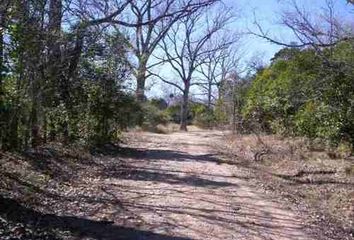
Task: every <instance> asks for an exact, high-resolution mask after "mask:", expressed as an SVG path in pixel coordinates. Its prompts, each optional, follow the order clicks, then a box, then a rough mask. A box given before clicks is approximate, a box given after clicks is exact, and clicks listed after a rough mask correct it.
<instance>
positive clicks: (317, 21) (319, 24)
mask: <svg viewBox="0 0 354 240" xmlns="http://www.w3.org/2000/svg"><path fill="white" fill-rule="evenodd" d="M348 2H351V1H348ZM291 7H292V9H291V10H290V11H285V12H284V13H283V14H282V16H281V20H280V23H281V24H282V25H283V26H285V27H287V28H288V29H289V30H290V31H291V32H292V33H293V34H294V36H295V37H296V39H297V41H298V42H290V43H287V42H284V41H282V40H279V39H278V38H276V37H274V36H271V35H270V34H269V31H267V30H265V29H264V28H263V27H262V26H261V24H260V23H259V22H258V21H257V19H255V21H254V24H255V26H256V29H257V30H256V31H253V30H250V33H251V34H253V35H255V36H258V37H261V38H263V39H265V40H267V41H269V42H271V43H274V44H277V45H281V46H284V47H296V48H303V47H312V48H314V49H315V50H317V51H318V52H319V53H320V52H321V49H323V48H329V47H333V46H335V45H336V44H337V43H339V42H342V41H348V40H353V39H354V36H353V29H352V28H350V27H348V25H345V24H343V22H342V21H341V20H340V19H339V18H338V17H337V16H336V12H335V5H334V2H333V0H326V7H325V8H324V9H323V11H322V12H321V13H320V14H317V15H316V14H314V13H313V12H310V11H308V10H306V9H305V8H304V7H301V6H300V5H299V4H298V3H297V2H296V0H292V1H291Z"/></svg>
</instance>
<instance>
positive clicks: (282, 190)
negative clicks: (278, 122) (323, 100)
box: [222, 135, 354, 234]
mask: <svg viewBox="0 0 354 240" xmlns="http://www.w3.org/2000/svg"><path fill="white" fill-rule="evenodd" d="M225 141H226V144H225V145H224V146H223V147H222V148H223V149H222V151H223V153H227V155H228V157H232V158H233V161H237V162H238V163H240V166H243V167H245V168H248V169H250V171H251V172H253V176H256V178H257V179H256V180H255V181H258V182H260V183H261V185H262V186H264V188H265V189H268V190H269V189H272V190H274V192H275V193H276V194H277V195H279V194H280V195H282V196H284V197H286V198H288V199H291V201H293V202H295V203H296V204H297V205H301V206H302V207H304V206H305V207H306V208H308V209H309V210H310V211H311V212H313V216H314V221H327V222H331V223H334V224H336V225H340V227H341V228H342V229H344V230H345V231H347V232H348V233H349V234H353V233H354V157H353V156H350V151H349V148H347V147H346V146H344V147H343V146H340V147H339V149H336V150H333V149H327V148H326V147H325V146H323V145H321V144H320V143H318V144H310V143H309V141H307V140H306V139H304V138H282V137H277V136H274V135H272V136H267V135H261V136H256V135H237V136H227V137H226V138H225ZM259 153H264V154H259ZM256 156H261V157H260V158H257V157H256Z"/></svg>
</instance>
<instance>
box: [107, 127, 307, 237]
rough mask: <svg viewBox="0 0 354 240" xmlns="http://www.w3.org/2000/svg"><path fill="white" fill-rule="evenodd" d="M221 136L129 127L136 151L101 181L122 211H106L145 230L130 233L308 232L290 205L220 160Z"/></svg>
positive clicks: (253, 234) (118, 220)
mask: <svg viewBox="0 0 354 240" xmlns="http://www.w3.org/2000/svg"><path fill="white" fill-rule="evenodd" d="M221 136H222V133H221V132H216V131H213V132H207V131H198V130H194V131H190V132H188V133H174V134H170V135H158V134H151V133H143V134H139V135H130V138H131V139H133V142H130V143H129V147H130V148H132V147H133V148H136V149H138V150H137V152H138V154H137V156H134V157H131V158H129V159H127V160H126V161H125V164H124V166H123V167H122V166H120V168H121V170H122V171H121V175H120V176H119V179H118V178H115V176H112V177H111V178H107V179H106V180H105V181H106V184H105V185H104V186H105V187H104V188H105V189H104V191H105V192H106V193H107V194H109V195H110V196H113V197H114V198H116V199H119V201H120V203H121V205H122V206H121V207H122V209H124V214H122V212H116V211H113V210H112V211H111V212H110V209H106V214H108V215H109V216H110V218H111V219H115V220H114V221H115V224H118V225H121V226H122V225H123V226H125V227H129V228H134V229H139V230H141V231H144V232H150V233H152V234H151V235H146V234H140V235H139V234H138V235H136V236H134V237H131V239H166V240H168V239H171V240H172V239H201V240H202V239H203V240H205V239H238V240H241V239H267V240H270V239H274V240H281V239H291V240H305V239H313V238H311V237H309V236H308V235H307V234H306V233H305V226H304V225H303V221H301V218H300V217H299V216H297V215H296V213H294V212H292V211H291V210H289V209H288V208H286V206H284V204H282V203H280V202H277V201H274V200H272V199H270V198H269V197H267V196H264V194H262V193H261V192H258V191H257V190H256V189H254V188H253V187H251V185H250V184H249V183H248V180H247V178H245V177H242V174H239V173H238V171H237V169H236V168H237V167H236V166H233V165H229V164H225V163H221V162H219V160H218V159H217V157H216V155H215V152H216V151H215V146H216V144H217V142H218V141H219V140H220V138H221ZM122 215H124V218H123V219H122V217H120V216H122ZM127 238H129V237H128V236H127Z"/></svg>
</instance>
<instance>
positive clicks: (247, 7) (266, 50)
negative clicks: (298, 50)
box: [224, 0, 354, 62]
mask: <svg viewBox="0 0 354 240" xmlns="http://www.w3.org/2000/svg"><path fill="white" fill-rule="evenodd" d="M333 1H334V3H335V10H336V13H337V14H338V15H340V16H341V17H344V18H354V8H353V7H352V6H350V5H349V4H348V3H347V1H346V0H333ZM291 2H292V0H224V3H225V4H226V5H227V6H229V7H232V8H233V9H234V11H235V13H236V12H237V13H239V14H240V18H239V19H238V20H237V21H236V22H235V24H234V26H235V28H236V29H240V30H241V31H242V30H246V29H247V27H249V28H252V22H253V20H254V13H255V14H256V16H257V20H259V21H260V22H261V24H262V26H263V27H264V29H267V30H269V32H270V33H271V34H272V35H273V36H276V37H277V38H280V39H282V40H284V41H285V42H290V41H292V40H294V39H293V38H292V36H291V33H290V32H289V31H287V30H286V29H285V28H284V27H282V26H281V25H279V24H278V22H279V18H280V14H281V12H282V11H283V10H286V9H288V8H289V6H290V5H291V4H290V3H291ZM296 2H297V3H298V5H299V6H301V7H302V6H303V7H304V8H305V9H307V10H312V11H313V12H314V13H318V14H319V13H320V12H321V11H322V9H323V8H324V7H325V6H326V0H297V1H296ZM244 42H245V44H244V45H245V51H246V58H249V57H251V56H253V55H258V54H260V53H262V57H263V59H264V61H265V62H268V61H269V59H270V58H272V56H273V55H274V53H276V52H277V51H278V50H279V49H280V48H281V47H279V46H277V45H275V44H271V43H269V42H266V41H264V40H262V39H260V38H257V37H251V36H247V37H245V38H244Z"/></svg>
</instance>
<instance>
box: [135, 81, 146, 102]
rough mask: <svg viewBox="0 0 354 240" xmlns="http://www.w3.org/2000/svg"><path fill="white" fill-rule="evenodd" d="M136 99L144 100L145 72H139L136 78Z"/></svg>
mask: <svg viewBox="0 0 354 240" xmlns="http://www.w3.org/2000/svg"><path fill="white" fill-rule="evenodd" d="M136 99H137V100H138V102H144V101H145V74H139V75H138V76H137V78H136Z"/></svg>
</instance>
